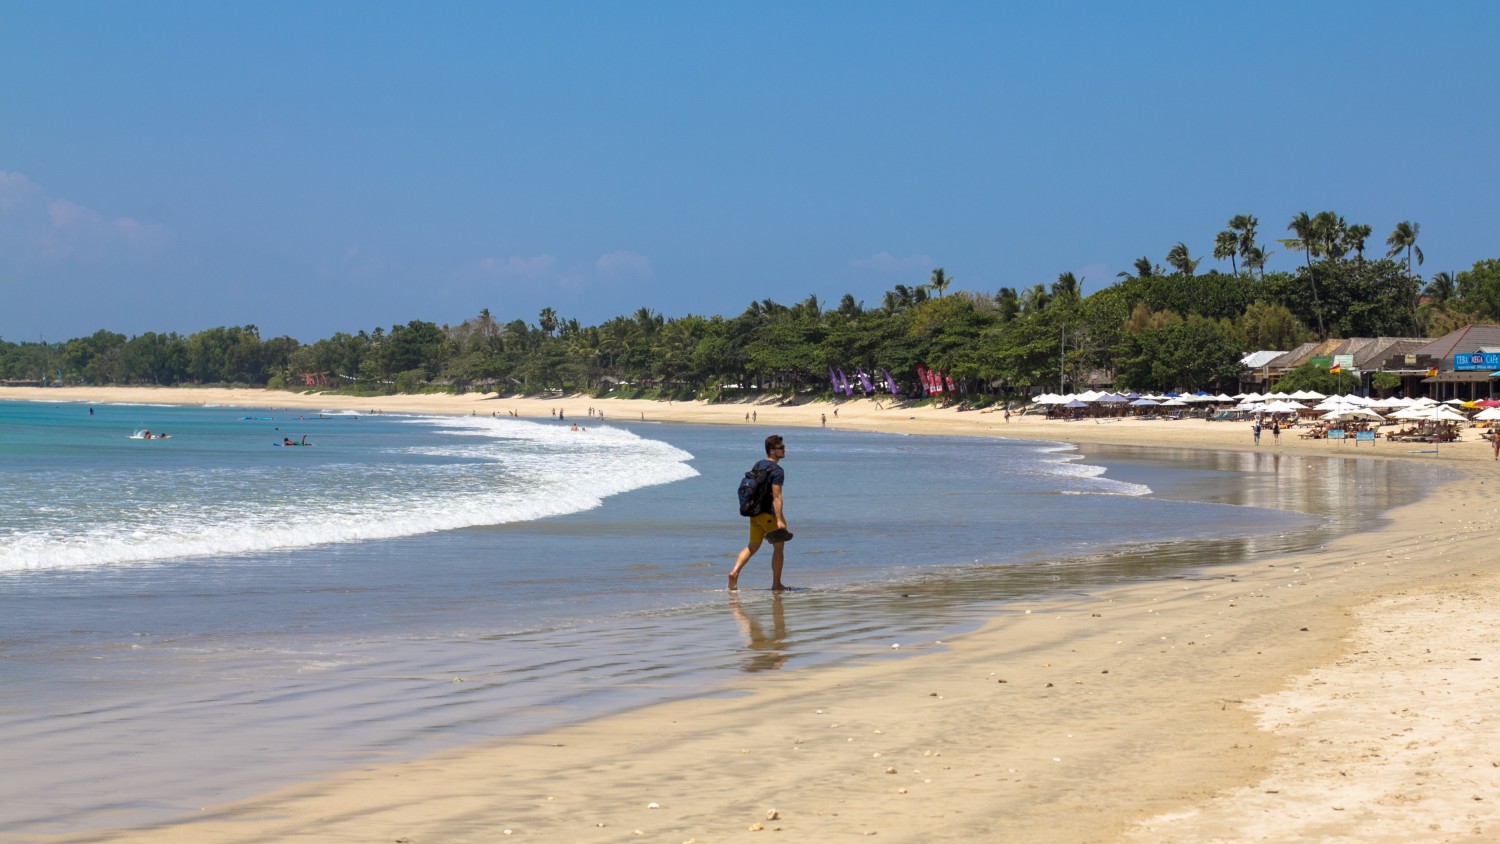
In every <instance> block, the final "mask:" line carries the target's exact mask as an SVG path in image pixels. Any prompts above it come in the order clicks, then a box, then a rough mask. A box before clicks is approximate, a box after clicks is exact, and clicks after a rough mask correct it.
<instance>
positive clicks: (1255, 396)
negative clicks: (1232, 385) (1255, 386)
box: [1239, 393, 1265, 401]
mask: <svg viewBox="0 0 1500 844" xmlns="http://www.w3.org/2000/svg"><path fill="white" fill-rule="evenodd" d="M1239 398H1240V400H1241V401H1260V400H1261V399H1263V398H1265V396H1263V395H1261V394H1260V393H1245V394H1244V395H1242V396H1240V397H1239Z"/></svg>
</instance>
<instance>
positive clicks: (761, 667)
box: [729, 592, 791, 671]
mask: <svg viewBox="0 0 1500 844" xmlns="http://www.w3.org/2000/svg"><path fill="white" fill-rule="evenodd" d="M729 610H730V611H731V612H733V613H734V620H735V621H736V622H738V623H739V625H740V632H741V633H743V634H744V635H745V640H746V644H748V645H749V646H750V650H752V651H755V654H754V655H753V656H751V657H750V658H749V659H747V660H745V670H746V671H775V670H776V669H778V668H780V667H781V666H782V665H784V664H785V663H786V661H787V658H788V657H790V656H791V654H789V653H787V652H786V647H785V645H786V613H785V611H784V610H783V608H782V605H781V593H780V592H775V593H773V594H772V595H771V635H770V636H767V635H766V632H765V630H764V629H763V628H762V627H761V626H760V623H759V622H757V621H756V620H755V618H754V617H753V616H751V615H750V614H749V613H747V612H745V610H744V609H743V608H741V607H740V596H739V593H738V592H730V593H729Z"/></svg>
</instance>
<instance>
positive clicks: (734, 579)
mask: <svg viewBox="0 0 1500 844" xmlns="http://www.w3.org/2000/svg"><path fill="white" fill-rule="evenodd" d="M739 588H740V578H739V575H734V574H731V575H730V576H729V591H731V592H734V591H735V590H737V589H739Z"/></svg>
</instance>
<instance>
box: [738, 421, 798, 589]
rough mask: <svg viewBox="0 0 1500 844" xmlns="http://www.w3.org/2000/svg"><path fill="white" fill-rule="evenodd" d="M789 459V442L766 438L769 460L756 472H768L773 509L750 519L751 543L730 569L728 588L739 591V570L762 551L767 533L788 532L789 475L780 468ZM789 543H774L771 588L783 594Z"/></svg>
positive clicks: (773, 435)
mask: <svg viewBox="0 0 1500 844" xmlns="http://www.w3.org/2000/svg"><path fill="white" fill-rule="evenodd" d="M785 456H786V443H784V442H783V441H782V439H781V435H779V434H772V435H771V436H769V437H766V459H764V460H761V461H758V462H757V463H756V464H755V468H757V469H769V470H770V471H769V473H768V474H767V475H766V486H767V487H768V488H769V490H770V499H771V501H770V503H771V508H770V510H769V511H766V510H764V509H762V511H761V513H760V515H758V516H751V517H750V543H749V544H748V545H746V546H745V547H744V548H743V549H742V550H741V551H740V555H739V557H737V558H736V559H735V561H734V568H732V569H730V570H729V588H730V589H731V590H732V589H738V588H739V582H740V570H741V569H743V568H744V567H745V564H746V563H748V562H750V558H751V557H753V556H755V552H756V551H759V550H760V543H761V542H762V541H763V540H764V539H765V538H766V534H768V533H771V532H772V531H784V530H786V529H787V528H786V514H785V513H784V512H782V506H781V487H782V484H784V483H785V482H786V472H785V471H784V470H783V469H782V468H781V465H780V463H781V458H783V457H785ZM785 550H786V541H785V540H782V541H780V542H777V541H775V540H772V541H771V589H772V590H773V591H776V592H780V591H782V590H783V589H786V584H784V583H782V582H781V566H782V564H783V563H784V562H786V556H785Z"/></svg>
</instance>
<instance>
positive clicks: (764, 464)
mask: <svg viewBox="0 0 1500 844" xmlns="http://www.w3.org/2000/svg"><path fill="white" fill-rule="evenodd" d="M755 468H756V469H765V470H766V486H765V498H764V499H762V501H761V508H760V509H761V512H762V513H772V514H774V513H775V512H776V509H775V506H774V503H773V499H772V497H771V487H773V486H785V485H786V470H784V469H782V468H781V467H780V466H778V465H776V463H775V462H773V461H770V460H760V461H757V462H756V464H755Z"/></svg>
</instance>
